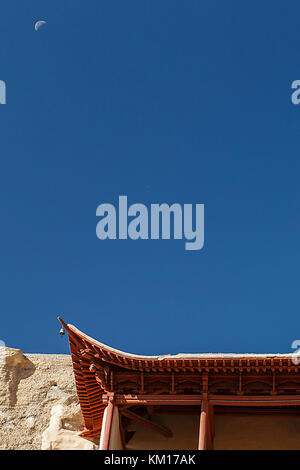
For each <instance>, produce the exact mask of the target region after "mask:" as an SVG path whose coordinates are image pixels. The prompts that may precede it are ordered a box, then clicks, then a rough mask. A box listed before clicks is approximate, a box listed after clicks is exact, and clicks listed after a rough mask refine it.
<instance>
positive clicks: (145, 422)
mask: <svg viewBox="0 0 300 470" xmlns="http://www.w3.org/2000/svg"><path fill="white" fill-rule="evenodd" d="M121 414H122V415H123V416H126V418H129V419H132V420H133V421H137V422H139V423H141V424H143V425H144V426H147V427H148V428H151V429H153V430H154V431H157V432H159V433H160V434H162V435H163V436H165V437H172V436H173V433H172V432H171V431H170V430H169V429H167V428H165V427H164V426H161V425H160V424H157V423H154V422H153V421H150V420H149V419H147V418H143V417H142V416H140V415H137V414H136V413H133V412H132V411H129V410H121Z"/></svg>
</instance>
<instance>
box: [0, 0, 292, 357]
mask: <svg viewBox="0 0 300 470" xmlns="http://www.w3.org/2000/svg"><path fill="white" fill-rule="evenodd" d="M299 14H300V5H299V2H296V1H293V0H291V1H290V2H289V3H288V5H287V4H285V3H283V2H273V1H264V2H260V1H257V0H255V1H254V2H241V1H238V0H236V1H232V0H228V1H226V2H224V1H221V0H218V1H214V0H212V1H209V2H208V1H207V2H200V1H199V0H188V1H183V0H180V1H179V0H163V1H161V2H158V1H156V2H153V1H150V0H143V1H140V0H130V1H128V2H124V1H123V0H113V1H110V2H102V1H99V0H97V1H96V0H89V2H85V1H83V0H80V1H79V0H72V1H71V0H70V1H66V0H59V1H58V0H51V1H49V0H47V1H43V2H41V1H33V0H26V2H25V1H22V2H20V0H9V1H8V0H6V1H4V2H2V5H1V16H0V79H1V80H5V82H6V84H7V104H6V105H1V106H0V120H1V129H0V196H1V197H0V211H1V212H0V213H1V232H0V233H1V235H0V263H1V270H0V286H1V295H0V312H1V320H2V321H1V331H0V338H1V339H2V340H3V341H5V343H6V344H7V345H8V346H11V347H17V348H21V349H22V350H23V351H24V352H51V353H60V352H62V353H64V352H67V351H68V345H67V341H66V338H63V339H62V338H60V337H59V335H58V331H59V324H58V322H57V320H56V317H57V315H58V314H60V315H61V316H62V317H63V318H64V320H65V321H67V322H70V323H73V324H75V325H76V326H77V327H78V328H80V329H81V330H83V331H84V332H86V333H87V334H89V335H91V336H93V337H95V338H97V339H98V340H100V341H102V342H104V343H106V344H109V345H111V346H114V347H117V348H120V349H123V350H126V351H130V352H136V353H141V354H143V353H144V354H163V353H176V352H291V349H290V346H291V342H292V341H293V340H295V339H298V338H300V330H299V313H300V299H299V278H300V252H299V240H300V217H299V207H300V192H299V171H300V106H299V107H298V106H295V105H293V104H292V103H291V100H290V95H291V88H290V87H291V83H292V81H293V80H296V79H300V34H299ZM39 19H44V20H46V21H47V24H46V25H45V26H43V27H42V28H41V29H40V30H39V31H38V32H35V31H34V23H35V21H36V20H39ZM122 194H126V195H127V196H128V201H129V203H130V204H132V203H136V202H139V203H144V204H146V205H148V206H149V205H150V204H151V203H163V202H166V203H169V204H172V203H174V202H178V203H180V204H184V203H192V204H196V203H204V204H205V245H204V248H203V249H202V250H200V251H185V250H184V242H183V241H178V240H148V241H145V240H138V241H132V240H108V241H100V240H99V239H97V237H96V233H95V229H96V223H97V219H96V215H95V214H96V208H97V206H98V205H99V204H101V203H104V202H108V203H112V204H117V200H118V196H119V195H122Z"/></svg>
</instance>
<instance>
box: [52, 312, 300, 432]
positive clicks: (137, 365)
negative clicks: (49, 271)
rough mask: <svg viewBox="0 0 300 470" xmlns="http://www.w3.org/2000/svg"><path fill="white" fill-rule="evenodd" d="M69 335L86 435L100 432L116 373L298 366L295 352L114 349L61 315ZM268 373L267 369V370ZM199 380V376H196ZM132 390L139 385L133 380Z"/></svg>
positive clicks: (263, 370)
mask: <svg viewBox="0 0 300 470" xmlns="http://www.w3.org/2000/svg"><path fill="white" fill-rule="evenodd" d="M58 319H59V321H60V322H61V324H62V325H63V327H64V328H65V329H66V331H67V333H68V336H69V343H70V350H71V356H72V361H73V368H74V375H75V383H76V388H77V394H78V398H79V402H80V406H81V409H82V414H83V419H84V424H85V431H84V432H83V433H82V435H83V436H85V435H86V436H89V437H91V436H94V435H96V434H97V433H99V432H100V429H101V424H102V417H103V413H104V409H105V404H104V403H103V400H102V395H103V394H106V393H108V392H113V391H114V383H115V378H116V376H117V375H119V376H120V375H122V374H123V376H124V374H125V375H126V373H127V375H128V373H131V374H132V373H135V374H144V373H145V374H147V373H149V374H152V375H153V373H154V374H173V375H174V374H194V373H195V374H196V375H197V377H198V376H199V374H200V376H201V374H202V373H210V374H225V375H226V374H227V373H230V374H238V373H240V372H241V371H242V370H245V371H247V373H250V372H251V371H253V372H254V373H263V374H265V373H266V372H267V371H270V372H271V371H274V370H275V369H276V370H278V371H279V372H282V371H288V372H289V373H290V372H291V371H292V372H293V373H298V366H297V364H294V361H293V360H292V358H293V356H294V354H295V353H294V354H291V353H290V354H255V353H254V354H236V353H232V354H228V353H227V354H223V353H217V354H215V353H201V354H175V355H168V354H167V355H157V356H143V355H137V354H131V353H127V352H123V351H120V350H118V349H114V348H112V347H110V346H107V345H105V344H103V343H100V342H99V341H97V340H95V339H93V338H91V337H90V336H88V335H86V334H85V333H82V332H81V331H80V330H78V329H77V328H76V327H75V326H73V325H70V324H68V325H67V324H65V323H64V321H63V320H62V319H61V318H58ZM267 373H268V372H267ZM197 380H198V379H197ZM131 383H133V385H132V392H131V393H137V390H138V387H139V386H138V385H137V384H136V385H134V383H136V382H131Z"/></svg>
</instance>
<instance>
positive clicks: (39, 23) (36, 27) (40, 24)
mask: <svg viewBox="0 0 300 470" xmlns="http://www.w3.org/2000/svg"><path fill="white" fill-rule="evenodd" d="M44 24H46V21H44V20H40V21H37V22H36V23H35V25H34V29H35V30H36V31H37V30H38V29H40V27H41V26H43V25H44Z"/></svg>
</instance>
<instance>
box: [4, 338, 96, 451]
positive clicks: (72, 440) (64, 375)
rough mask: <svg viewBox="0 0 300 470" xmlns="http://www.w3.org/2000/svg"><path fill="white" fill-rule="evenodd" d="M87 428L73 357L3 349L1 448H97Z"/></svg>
mask: <svg viewBox="0 0 300 470" xmlns="http://www.w3.org/2000/svg"><path fill="white" fill-rule="evenodd" d="M82 429H83V421H82V415H81V411H80V407H79V404H78V398H77V395H76V390H75V383H74V376H73V368H72V361H71V357H70V356H68V355H63V354H60V355H55V354H23V353H22V351H21V350H19V349H12V348H7V347H0V449H2V450H4V449H10V450H11V449H15V450H21V449H29V450H35V449H44V450H55V449H65V450H67V449H86V450H92V449H95V448H96V445H95V444H94V443H93V442H90V441H88V440H86V439H83V438H81V437H80V436H79V432H80V431H81V430H82Z"/></svg>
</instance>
